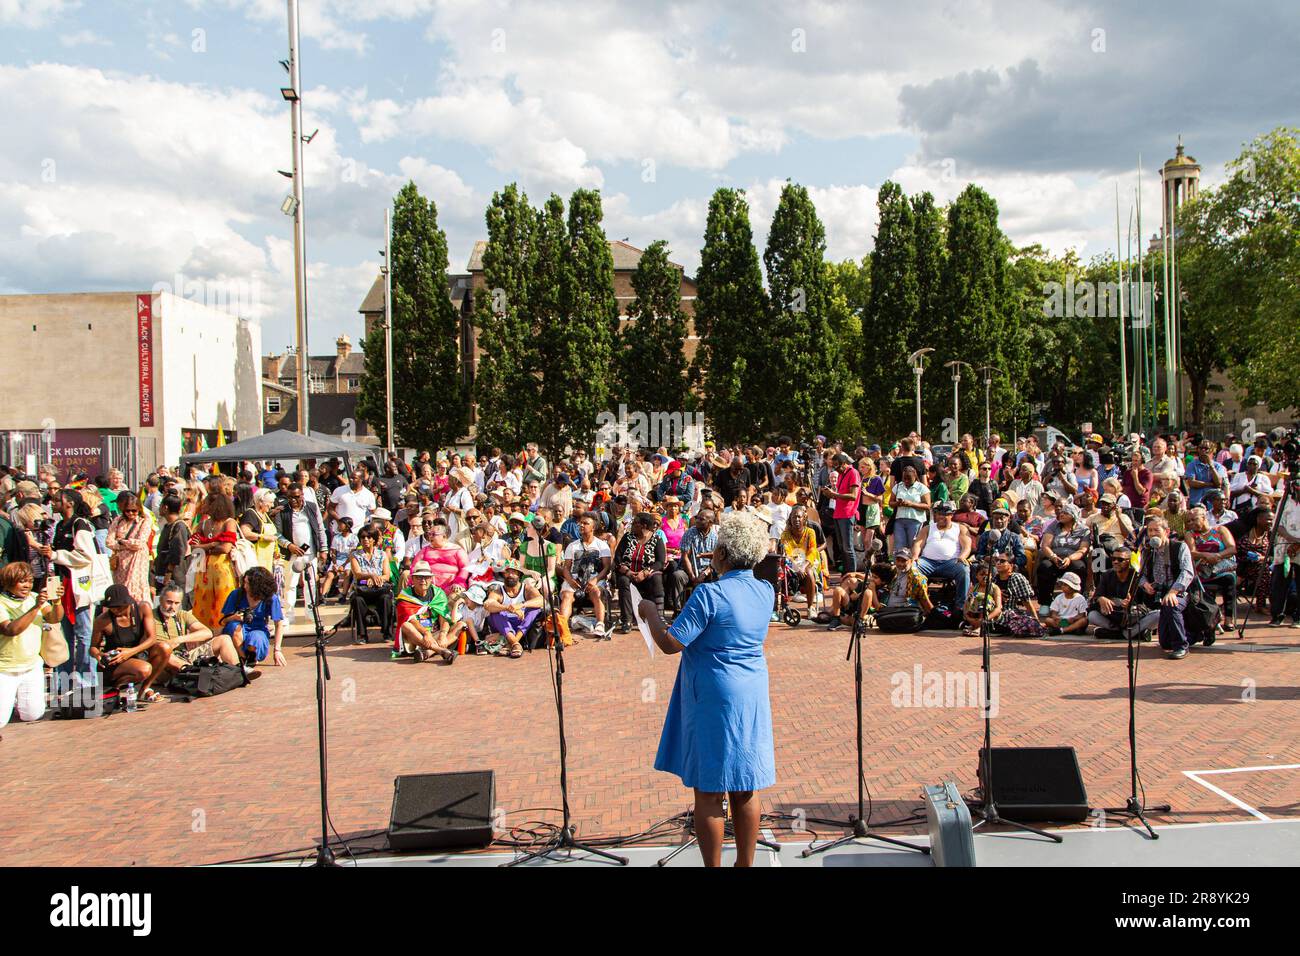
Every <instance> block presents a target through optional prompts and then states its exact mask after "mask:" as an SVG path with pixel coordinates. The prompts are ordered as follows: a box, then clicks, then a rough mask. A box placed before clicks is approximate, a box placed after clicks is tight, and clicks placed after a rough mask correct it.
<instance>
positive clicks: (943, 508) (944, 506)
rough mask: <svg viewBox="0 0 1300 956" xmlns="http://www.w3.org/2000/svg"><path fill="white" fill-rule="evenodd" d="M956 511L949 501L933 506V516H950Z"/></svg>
mask: <svg viewBox="0 0 1300 956" xmlns="http://www.w3.org/2000/svg"><path fill="white" fill-rule="evenodd" d="M956 510H957V509H956V508H954V507H953V506H952V502H951V501H940V502H938V503H937V504H936V505H935V506H934V512H935V514H941V515H950V514H952V513H953V512H954V511H956Z"/></svg>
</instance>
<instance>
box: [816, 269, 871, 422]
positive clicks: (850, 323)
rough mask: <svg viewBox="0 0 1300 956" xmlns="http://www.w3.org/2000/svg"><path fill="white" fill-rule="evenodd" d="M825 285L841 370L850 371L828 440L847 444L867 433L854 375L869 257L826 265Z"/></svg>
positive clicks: (867, 295) (868, 280) (859, 384)
mask: <svg viewBox="0 0 1300 956" xmlns="http://www.w3.org/2000/svg"><path fill="white" fill-rule="evenodd" d="M826 273H827V277H826V281H827V284H828V288H829V290H830V291H829V294H828V298H827V317H828V319H829V321H830V325H831V330H832V333H833V334H834V336H835V338H836V340H837V342H838V344H839V351H840V355H841V356H842V359H841V363H842V367H844V368H846V369H848V370H849V374H848V375H847V376H846V377H845V392H844V396H843V398H842V399H841V400H840V407H839V411H838V414H837V415H836V417H835V419H834V421H833V423H832V424H831V426H830V431H828V432H827V433H826V434H827V436H828V437H833V438H838V439H842V440H843V441H845V442H846V443H848V442H850V441H856V439H858V438H863V437H866V434H867V429H866V427H865V426H864V425H863V422H862V419H861V418H860V417H859V416H858V411H857V410H858V409H859V408H860V407H861V405H862V380H861V379H860V378H859V376H858V375H857V354H858V352H859V350H860V349H861V348H862V317H863V316H864V315H865V314H866V311H867V305H868V303H869V301H870V299H871V257H870V256H863V258H862V261H861V262H855V261H854V260H852V259H845V260H844V261H843V262H836V263H830V262H828V263H826Z"/></svg>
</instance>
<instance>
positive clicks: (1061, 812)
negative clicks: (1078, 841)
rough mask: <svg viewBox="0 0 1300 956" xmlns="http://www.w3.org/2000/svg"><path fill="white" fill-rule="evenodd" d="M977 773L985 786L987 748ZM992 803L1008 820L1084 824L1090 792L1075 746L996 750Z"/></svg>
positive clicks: (994, 749)
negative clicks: (1081, 771) (1080, 770)
mask: <svg viewBox="0 0 1300 956" xmlns="http://www.w3.org/2000/svg"><path fill="white" fill-rule="evenodd" d="M976 773H977V774H978V776H979V778H980V785H981V786H983V783H984V748H983V747H981V748H980V765H979V767H978V768H977V771H976ZM993 800H994V802H995V803H996V804H997V807H998V813H1000V814H1001V815H1002V816H1004V817H1006V818H1007V819H1008V820H1020V821H1025V822H1027V821H1032V820H1039V821H1044V820H1050V821H1054V822H1057V823H1082V822H1083V821H1084V820H1086V819H1087V818H1088V791H1087V790H1086V789H1084V786H1083V774H1081V773H1080V772H1079V758H1078V757H1077V756H1075V753H1074V748H1073V747H994V748H993Z"/></svg>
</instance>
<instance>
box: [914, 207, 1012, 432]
mask: <svg viewBox="0 0 1300 956" xmlns="http://www.w3.org/2000/svg"><path fill="white" fill-rule="evenodd" d="M947 248H948V253H947V257H946V259H945V262H944V270H943V281H942V293H941V294H942V301H943V312H944V318H945V320H946V326H947V327H946V329H944V330H943V333H942V334H941V335H940V336H939V337H938V338H936V339H935V340H934V342H933V344H934V346H935V348H936V351H935V358H936V361H937V362H947V361H949V360H951V359H961V360H962V361H964V362H969V363H970V364H971V365H973V366H975V367H976V368H978V367H979V366H981V365H985V364H988V365H993V366H997V367H1000V368H1004V369H1005V368H1007V359H1008V357H1009V356H1008V354H1007V351H1005V350H1004V346H1005V345H1006V343H1008V342H1010V341H1012V340H1015V339H1017V338H1018V337H1019V330H1018V328H1016V327H1015V325H1014V324H1013V322H1014V317H1015V309H1014V302H1013V299H1014V291H1013V290H1012V289H1011V288H1010V286H1009V283H1008V258H1009V254H1010V249H1011V247H1010V243H1009V242H1008V241H1007V239H1006V237H1005V236H1004V235H1003V234H1002V231H1001V229H1000V228H999V227H998V205H997V202H996V201H995V200H994V199H993V197H992V196H990V195H989V194H988V193H986V192H985V191H984V190H983V189H980V188H979V187H978V186H975V185H974V184H972V185H969V186H967V187H966V188H965V189H964V190H963V191H962V193H961V195H960V196H958V197H957V198H956V199H955V200H954V201H953V203H952V205H951V206H950V207H949V208H948V229H947ZM1008 371H1012V370H1010V369H1008ZM993 379H994V384H993V388H992V406H993V410H994V414H995V415H996V414H997V413H998V411H999V410H1000V409H1002V408H1005V407H1009V404H1010V398H1011V387H1010V385H1009V384H1008V383H1007V381H1006V379H1005V378H1003V377H1001V376H998V375H994V376H993ZM944 384H945V385H947V386H948V387H947V388H945V389H942V390H941V389H931V390H930V395H931V400H930V405H931V407H932V409H933V413H934V414H936V415H937V416H939V417H941V418H942V417H951V415H952V382H951V379H950V378H949V377H947V376H945V378H944ZM960 428H961V431H963V432H967V431H969V432H971V433H972V434H980V433H982V432H983V428H984V388H983V378H982V376H981V375H980V374H979V373H978V372H973V371H971V370H970V369H962V379H961V422H960Z"/></svg>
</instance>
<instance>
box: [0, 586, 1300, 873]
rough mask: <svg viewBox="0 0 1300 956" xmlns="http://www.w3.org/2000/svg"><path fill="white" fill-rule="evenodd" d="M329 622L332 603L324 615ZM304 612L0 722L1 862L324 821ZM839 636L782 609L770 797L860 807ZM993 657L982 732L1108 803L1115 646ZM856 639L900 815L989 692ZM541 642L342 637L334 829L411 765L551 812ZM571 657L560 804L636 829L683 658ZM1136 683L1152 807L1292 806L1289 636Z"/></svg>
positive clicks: (349, 827) (590, 829)
mask: <svg viewBox="0 0 1300 956" xmlns="http://www.w3.org/2000/svg"><path fill="white" fill-rule="evenodd" d="M336 617H337V612H336V611H335V610H334V609H332V608H331V609H330V610H329V620H331V621H332V620H334V619H336ZM299 620H300V624H299V626H298V627H295V628H294V629H293V630H292V631H291V632H290V633H291V636H290V637H289V638H288V639H287V640H286V650H287V658H288V666H287V667H285V668H273V667H272V668H266V669H265V670H266V674H265V676H264V677H263V678H262V679H261V680H259V681H257V682H256V683H254V684H253V685H251V686H250V687H248V688H246V689H243V690H239V691H235V692H233V693H230V694H227V695H225V696H222V697H219V698H215V699H211V700H198V701H194V702H193V703H183V702H180V701H167V702H164V703H158V704H155V705H152V706H150V707H149V708H148V709H147V710H144V711H143V712H140V713H136V714H117V715H114V716H111V717H109V718H106V719H95V720H85V721H75V722H64V721H52V720H44V721H41V722H38V723H35V724H26V725H24V724H17V723H15V724H11V725H10V726H9V727H8V728H6V730H5V731H4V740H3V742H2V743H0V799H3V802H4V804H5V806H6V807H8V810H7V811H6V813H5V814H4V818H3V821H2V822H0V845H2V846H4V847H5V859H6V862H7V863H9V864H42V865H55V864H62V865H77V866H79V865H100V864H110V865H132V864H134V865H173V864H202V863H213V862H218V861H224V860H231V859H235V858H243V857H250V856H254V855H259V854H267V853H274V852H279V851H289V850H294V849H299V848H304V847H309V846H310V845H311V843H312V840H313V834H314V833H315V832H316V831H317V829H318V823H317V819H318V812H317V802H316V801H317V783H316V780H317V764H316V721H315V696H314V673H315V672H314V667H313V662H312V652H311V645H310V642H309V637H308V636H307V633H306V629H305V628H304V627H302V626H301V618H300V619H299ZM1257 620H1258V619H1257ZM848 639H849V636H848V632H847V631H838V632H835V633H827V632H825V631H824V630H823V629H822V628H820V627H815V626H811V625H809V624H807V623H805V624H803V625H802V626H800V627H799V628H795V629H790V628H787V627H785V626H774V627H773V628H772V631H771V634H770V636H769V639H768V643H767V654H768V661H769V667H770V670H771V695H772V704H773V717H774V721H773V722H774V730H775V737H776V758H777V768H778V783H777V785H776V786H775V787H773V788H771V789H770V790H768V791H765V792H764V793H763V801H764V810H765V811H780V812H791V813H797V812H799V811H803V813H804V814H805V815H806V816H808V817H818V816H831V817H842V816H844V815H845V814H847V813H848V812H850V811H851V809H852V805H853V801H854V800H855V799H856V794H855V789H854V759H855V758H854V748H853V696H852V692H853V684H852V676H853V671H852V667H851V665H850V664H848V663H846V662H845V659H844V656H845V650H846V644H847V642H848ZM994 653H995V655H996V658H995V670H996V673H997V677H998V688H997V689H998V694H997V697H996V699H995V704H996V706H997V708H998V715H997V718H996V719H995V720H994V734H995V744H996V745H1006V746H1044V745H1069V746H1073V747H1075V748H1076V749H1077V751H1078V756H1079V762H1080V765H1081V767H1082V771H1083V776H1084V781H1085V783H1086V785H1087V788H1088V795H1089V799H1090V801H1091V803H1092V804H1093V805H1094V806H1112V805H1118V804H1122V802H1123V800H1124V798H1125V796H1126V795H1127V791H1128V753H1127V747H1126V706H1125V695H1126V687H1125V666H1124V657H1125V650H1124V647H1123V645H1119V644H1109V643H1099V642H1096V641H1093V640H1061V639H1055V640H1018V639H1013V638H998V639H995V642H994ZM864 659H865V690H864V696H865V701H864V710H865V726H866V739H867V768H866V775H867V782H868V784H869V786H870V789H871V795H872V799H873V823H886V822H888V821H890V820H897V819H899V818H901V817H905V816H908V815H909V814H910V813H912V812H913V811H914V810H915V809H916V808H918V807H919V805H920V801H919V799H918V793H919V790H920V787H921V785H922V784H924V783H934V782H938V781H941V780H946V779H950V780H955V781H956V782H957V783H958V785H959V786H960V787H961V788H962V790H963V791H966V792H969V791H970V790H972V789H973V788H974V787H975V786H976V779H975V764H976V753H977V749H978V747H979V745H980V742H981V735H982V723H981V721H980V718H979V712H978V710H977V709H976V708H975V707H973V706H971V702H970V701H967V700H964V699H956V698H953V697H952V696H951V695H949V699H947V700H945V701H942V702H941V704H942V705H941V706H904V705H906V704H909V703H920V704H922V705H925V704H927V703H929V704H931V705H933V704H934V703H935V701H934V700H930V701H928V702H927V701H926V699H925V696H924V693H923V694H922V699H921V700H920V701H919V702H918V701H909V700H908V699H907V695H906V694H905V693H904V691H903V687H904V686H905V685H906V686H907V687H908V690H909V691H910V690H911V689H912V688H913V687H914V686H915V685H916V683H917V682H918V676H917V673H916V668H917V667H918V666H919V667H920V677H919V681H920V684H921V686H922V687H923V688H924V687H925V686H926V683H927V682H928V681H930V680H931V676H930V675H932V674H939V675H942V676H943V678H944V680H945V682H946V683H947V684H949V685H950V686H952V687H954V688H956V687H960V686H961V684H962V683H963V681H962V680H961V679H960V678H961V675H963V674H966V673H970V674H976V673H977V672H978V670H979V665H980V652H979V642H978V641H977V640H973V639H969V638H962V637H958V636H955V634H948V633H942V634H940V633H922V634H915V635H882V634H880V633H879V632H876V631H870V632H868V634H867V637H866V643H865V645H864ZM547 660H548V659H547V655H546V653H545V652H544V651H539V652H535V653H532V654H528V655H525V657H524V658H523V659H522V660H517V661H513V660H508V659H504V658H489V657H472V656H469V657H463V658H461V659H460V660H459V661H457V662H456V664H455V665H453V666H451V667H446V666H443V665H441V664H434V663H425V664H419V665H417V664H415V663H412V662H410V661H400V662H394V661H391V660H390V659H389V652H388V649H387V648H386V647H380V646H377V645H374V644H371V645H366V646H358V645H353V644H351V643H350V635H349V634H348V632H346V631H342V632H340V633H339V634H338V635H337V636H336V637H335V638H334V642H333V644H332V646H331V650H330V663H331V666H332V668H333V680H332V681H331V682H330V684H329V689H328V692H329V717H330V726H329V733H330V770H331V780H330V797H331V808H332V816H333V821H334V825H335V827H336V829H337V831H338V832H339V833H340V834H342V835H344V836H357V837H358V838H359V837H361V835H363V834H367V833H370V832H371V831H374V830H377V829H382V828H384V827H385V826H386V825H387V821H388V814H389V810H390V805H391V801H392V789H393V778H394V777H395V776H397V775H399V774H407V773H422V772H434V771H446V770H466V769H486V768H491V769H493V770H495V771H496V786H497V803H498V805H499V806H500V808H501V809H502V811H504V814H505V817H504V822H505V825H506V826H507V827H510V826H515V825H518V824H522V823H524V822H526V821H529V820H539V819H540V820H551V821H558V819H559V815H558V813H557V812H555V811H552V810H547V809H545V808H553V807H557V806H558V801H559V785H558V765H557V758H556V744H557V736H556V723H555V713H554V707H553V698H552V694H551V678H550V672H549V668H548V663H547ZM566 663H567V665H568V670H567V678H566V681H565V696H566V702H567V718H568V729H569V758H570V759H569V770H570V790H571V798H572V800H571V803H572V811H573V816H574V821H575V822H576V823H577V825H578V827H579V832H580V835H587V836H593V837H594V836H603V835H609V834H629V833H635V832H638V831H641V830H643V829H645V828H647V827H649V826H650V825H652V824H654V823H655V822H657V821H660V820H662V819H664V818H665V817H669V816H671V815H673V814H675V813H677V812H679V811H681V810H684V809H686V808H687V807H688V806H689V804H690V796H689V793H688V792H687V791H686V790H685V789H684V788H683V787H682V786H681V785H680V783H679V781H677V779H676V778H674V777H670V776H668V775H667V774H662V773H658V772H656V771H655V770H654V769H653V767H652V764H653V759H654V753H655V747H656V744H657V742H658V737H659V730H660V726H661V723H662V720H663V715H664V711H665V708H666V706H667V702H668V698H669V695H670V692H671V689H672V682H673V678H674V675H675V674H676V669H677V662H676V661H675V660H673V659H671V658H667V657H664V656H663V655H659V654H657V655H656V656H655V657H654V658H653V659H651V658H650V657H649V656H648V654H647V651H646V647H645V645H644V643H643V642H642V641H641V638H640V637H639V636H637V635H636V634H630V635H618V636H616V637H615V639H614V640H613V641H612V642H592V641H586V640H582V641H580V643H579V644H578V645H576V646H575V647H574V648H572V649H571V650H570V651H569V652H568V653H567V654H566ZM1139 678H1140V682H1141V686H1140V690H1139V703H1138V707H1139V712H1138V716H1139V754H1140V757H1141V769H1142V778H1143V782H1144V784H1145V787H1146V793H1147V797H1148V800H1149V801H1150V802H1152V803H1160V802H1168V803H1170V804H1172V805H1173V808H1174V810H1173V812H1172V813H1171V814H1169V815H1167V816H1163V817H1161V818H1160V819H1159V820H1158V821H1157V822H1159V823H1163V824H1173V825H1177V824H1189V823H1206V822H1245V821H1256V820H1262V819H1269V820H1287V819H1296V818H1300V767H1297V766H1295V765H1300V741H1298V740H1297V734H1296V732H1295V728H1296V726H1297V725H1298V724H1300V720H1298V719H1300V631H1297V630H1292V629H1289V628H1283V629H1276V628H1269V627H1267V626H1266V625H1265V624H1263V623H1260V624H1259V625H1258V626H1256V625H1253V624H1252V625H1251V626H1250V627H1249V628H1248V629H1247V631H1246V636H1245V640H1242V641H1238V640H1236V639H1235V638H1233V639H1224V638H1221V639H1220V640H1219V642H1218V644H1216V645H1215V647H1214V648H1212V649H1209V650H1205V649H1200V648H1196V649H1193V652H1192V653H1191V654H1190V655H1189V656H1188V657H1187V659H1186V660H1183V661H1178V662H1174V661H1167V660H1165V659H1164V658H1163V657H1162V656H1160V655H1159V654H1158V651H1157V649H1155V648H1153V647H1151V646H1150V645H1147V646H1145V647H1144V648H1143V658H1142V662H1141V667H1140V673H1139ZM1243 768H1256V769H1243ZM1109 822H1110V824H1111V825H1118V822H1117V821H1109ZM821 829H823V830H824V829H825V828H821ZM827 832H829V831H827ZM890 832H897V833H907V832H920V830H919V828H917V827H915V826H904V827H899V828H891V831H890ZM778 836H781V837H782V838H784V839H802V840H804V841H806V840H807V839H808V834H793V833H784V834H782V833H781V832H780V831H779V830H778ZM370 842H371V843H373V840H372V841H370ZM1162 842H1163V841H1162ZM1207 862H1208V861H1207ZM1216 862H1218V863H1224V864H1227V863H1231V862H1233V861H1232V860H1230V859H1220V860H1217V861H1216Z"/></svg>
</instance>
